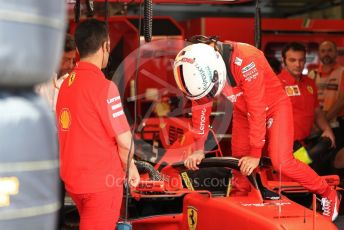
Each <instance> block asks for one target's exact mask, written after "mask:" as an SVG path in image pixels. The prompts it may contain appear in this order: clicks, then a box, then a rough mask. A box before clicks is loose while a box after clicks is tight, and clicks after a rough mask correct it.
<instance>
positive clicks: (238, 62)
mask: <svg viewBox="0 0 344 230" xmlns="http://www.w3.org/2000/svg"><path fill="white" fill-rule="evenodd" d="M234 64H236V65H237V66H241V64H242V59H241V58H238V57H235V60H234Z"/></svg>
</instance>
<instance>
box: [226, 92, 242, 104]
mask: <svg viewBox="0 0 344 230" xmlns="http://www.w3.org/2000/svg"><path fill="white" fill-rule="evenodd" d="M243 94H244V93H243V92H239V93H237V94H233V95H230V96H228V97H227V99H228V100H230V101H231V102H232V103H234V102H237V100H238V97H240V96H241V95H243Z"/></svg>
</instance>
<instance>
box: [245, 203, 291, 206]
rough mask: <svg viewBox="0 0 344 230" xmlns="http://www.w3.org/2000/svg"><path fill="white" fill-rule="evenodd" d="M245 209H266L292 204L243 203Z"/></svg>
mask: <svg viewBox="0 0 344 230" xmlns="http://www.w3.org/2000/svg"><path fill="white" fill-rule="evenodd" d="M241 205H242V206H245V207H252V206H253V207H266V206H285V205H291V203H290V202H269V203H241Z"/></svg>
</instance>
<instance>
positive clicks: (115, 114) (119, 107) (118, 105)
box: [106, 96, 124, 118]
mask: <svg viewBox="0 0 344 230" xmlns="http://www.w3.org/2000/svg"><path fill="white" fill-rule="evenodd" d="M106 102H107V104H108V105H109V106H111V110H112V112H113V113H112V117H113V118H117V117H119V116H122V115H124V112H123V108H122V102H121V98H120V96H116V97H112V98H108V99H107V100H106ZM114 103H115V104H114ZM115 110H118V111H116V112H115Z"/></svg>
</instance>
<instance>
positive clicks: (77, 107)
mask: <svg viewBox="0 0 344 230" xmlns="http://www.w3.org/2000/svg"><path fill="white" fill-rule="evenodd" d="M75 42H76V47H77V51H78V53H79V55H80V62H78V63H77V64H76V66H75V68H74V69H73V71H72V72H71V74H70V75H69V77H68V78H67V79H66V80H65V81H64V82H63V84H62V87H61V89H60V93H59V96H58V101H57V108H56V112H57V119H58V121H59V122H58V132H59V141H60V160H61V169H60V171H61V178H62V180H63V181H64V183H65V187H66V190H67V192H68V193H69V195H70V196H71V198H72V199H73V201H74V202H75V204H76V206H77V208H78V212H79V215H80V229H81V230H86V229H92V230H95V229H99V230H113V229H115V226H116V222H117V220H118V217H119V211H120V207H121V203H122V196H123V191H122V190H123V177H124V171H125V170H123V169H126V165H127V164H128V162H127V158H128V154H129V153H130V154H133V148H130V145H131V140H132V138H131V132H130V128H129V125H128V122H127V119H126V117H125V115H124V112H123V107H122V103H121V98H120V96H119V92H118V89H117V86H116V85H115V84H114V83H113V82H111V81H109V80H107V79H106V78H105V76H104V74H103V73H102V71H101V68H104V67H106V65H107V63H108V58H109V52H110V39H109V33H108V30H107V27H106V24H105V23H104V22H100V21H97V20H95V19H90V20H87V21H84V22H82V23H80V24H79V25H78V27H77V29H76V31H75ZM130 149H131V152H130V151H129V150H130ZM130 162H131V163H130V171H129V179H130V181H131V183H132V185H133V186H136V185H137V184H138V182H139V179H140V178H139V174H138V172H137V169H136V166H135V164H134V162H132V161H130Z"/></svg>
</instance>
